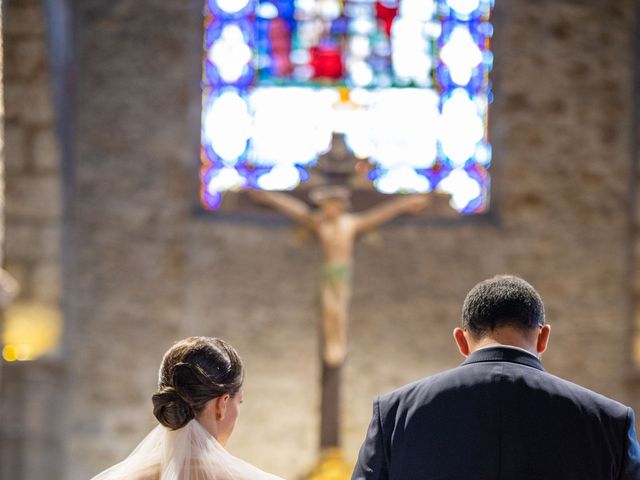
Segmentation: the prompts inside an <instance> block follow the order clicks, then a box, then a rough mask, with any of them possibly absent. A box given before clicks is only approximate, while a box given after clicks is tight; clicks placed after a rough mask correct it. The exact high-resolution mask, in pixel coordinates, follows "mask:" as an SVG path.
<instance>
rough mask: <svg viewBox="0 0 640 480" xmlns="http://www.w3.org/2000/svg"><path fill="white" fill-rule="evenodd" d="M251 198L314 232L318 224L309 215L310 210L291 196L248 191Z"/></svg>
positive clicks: (263, 191)
mask: <svg viewBox="0 0 640 480" xmlns="http://www.w3.org/2000/svg"><path fill="white" fill-rule="evenodd" d="M249 194H250V195H251V197H252V198H253V199H254V200H255V201H256V202H258V203H262V204H264V205H268V206H270V207H271V208H273V209H274V210H277V211H279V212H281V213H283V214H285V215H286V216H288V217H290V218H292V219H293V220H295V221H296V222H298V223H301V224H302V225H304V226H305V227H309V228H311V229H313V230H316V229H317V227H318V222H317V220H316V218H315V216H314V215H313V214H312V213H311V209H310V208H309V207H308V206H307V204H306V203H304V202H303V201H301V200H298V199H297V198H295V197H294V196H293V195H288V194H286V193H280V192H269V191H266V190H249Z"/></svg>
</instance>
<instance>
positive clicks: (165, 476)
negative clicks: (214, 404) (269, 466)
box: [92, 420, 282, 480]
mask: <svg viewBox="0 0 640 480" xmlns="http://www.w3.org/2000/svg"><path fill="white" fill-rule="evenodd" d="M92 480H282V479H280V478H279V477H276V476H274V475H270V474H268V473H265V472H263V471H261V470H259V469H258V468H256V467H254V466H253V465H250V464H248V463H247V462H245V461H243V460H240V459H239V458H236V457H234V456H233V455H231V454H230V453H229V452H227V451H226V450H225V449H224V447H223V446H222V445H220V444H219V443H218V441H217V440H216V439H215V438H214V437H213V436H212V435H210V434H209V432H207V431H206V430H205V429H204V427H203V426H202V425H200V423H199V422H198V421H197V420H191V421H190V422H189V423H188V424H187V425H185V426H184V427H182V428H180V429H178V430H169V429H168V428H166V427H163V426H162V425H158V426H157V427H156V428H154V429H153V430H152V431H151V433H149V435H147V436H146V438H145V439H144V440H142V442H140V444H139V445H138V446H137V447H136V448H135V450H134V451H133V452H132V453H131V455H129V456H128V457H127V458H126V459H125V460H124V461H122V462H120V463H118V464H117V465H114V466H113V467H111V468H109V469H108V470H105V471H104V472H102V473H101V474H99V475H97V476H96V477H94V478H93V479H92Z"/></svg>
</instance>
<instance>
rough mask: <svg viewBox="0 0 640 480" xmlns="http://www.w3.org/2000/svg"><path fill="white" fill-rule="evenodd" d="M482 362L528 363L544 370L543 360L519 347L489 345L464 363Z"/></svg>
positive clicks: (463, 363)
mask: <svg viewBox="0 0 640 480" xmlns="http://www.w3.org/2000/svg"><path fill="white" fill-rule="evenodd" d="M480 362H511V363H519V364H521V365H527V366H528V367H533V368H536V369H538V370H542V371H544V367H543V366H542V362H541V361H540V359H539V358H538V357H536V356H535V355H533V354H531V353H529V352H526V351H524V350H520V349H518V348H509V347H487V348H481V349H479V350H476V351H475V352H473V353H472V354H471V355H469V356H468V357H467V358H466V360H465V361H464V362H462V365H469V364H471V363H480Z"/></svg>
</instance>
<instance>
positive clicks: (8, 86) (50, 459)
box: [0, 0, 64, 479]
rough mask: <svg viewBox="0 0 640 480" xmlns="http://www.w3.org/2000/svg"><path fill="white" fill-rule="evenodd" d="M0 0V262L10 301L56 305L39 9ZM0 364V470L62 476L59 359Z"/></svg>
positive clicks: (51, 168) (55, 199) (52, 171)
mask: <svg viewBox="0 0 640 480" xmlns="http://www.w3.org/2000/svg"><path fill="white" fill-rule="evenodd" d="M4 3H5V5H4V11H3V13H4V15H3V17H4V18H3V21H4V32H3V47H4V48H3V54H4V71H3V77H4V79H3V87H4V102H3V105H4V109H5V118H4V122H3V123H4V168H5V182H6V185H5V197H6V202H5V210H4V216H5V228H6V233H5V235H4V249H5V250H4V255H3V258H4V267H5V268H6V269H7V271H8V272H9V273H10V274H11V275H13V276H14V277H15V278H16V279H17V281H18V282H19V284H20V289H21V292H20V295H19V297H18V298H17V299H16V302H19V303H21V304H23V305H37V306H39V307H46V308H48V309H50V310H52V311H59V309H60V296H61V278H60V267H61V263H60V238H59V237H60V219H61V188H62V186H61V180H60V178H61V176H60V158H59V157H60V155H59V148H58V142H57V139H56V135H55V128H54V113H53V104H52V99H51V92H50V75H49V68H48V60H47V41H46V32H45V25H44V20H43V12H42V7H41V4H40V2H39V1H37V0H5V2H4ZM0 361H1V360H0ZM1 369H2V371H1V372H0V380H1V386H0V389H1V391H2V409H1V411H0V414H1V415H0V419H1V422H0V451H1V455H0V478H16V479H34V478H62V477H63V474H62V470H61V467H62V465H63V461H64V458H63V453H62V446H63V442H62V441H61V438H62V435H63V432H62V428H63V426H62V423H61V416H60V414H61V412H62V410H63V397H62V395H61V380H62V379H63V378H64V375H63V373H62V371H63V369H62V367H61V365H60V360H59V359H56V358H53V357H52V356H51V354H50V355H49V356H48V357H47V358H44V359H40V360H38V361H36V362H33V363H31V362H29V363H23V364H17V363H4V362H3V365H1Z"/></svg>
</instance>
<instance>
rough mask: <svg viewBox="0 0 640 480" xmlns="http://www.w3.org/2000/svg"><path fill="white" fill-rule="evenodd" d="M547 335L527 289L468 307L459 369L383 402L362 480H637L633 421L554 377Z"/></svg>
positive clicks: (505, 290)
mask: <svg viewBox="0 0 640 480" xmlns="http://www.w3.org/2000/svg"><path fill="white" fill-rule="evenodd" d="M549 333H550V327H549V325H547V324H545V319H544V307H543V304H542V299H541V298H540V296H539V295H538V293H537V292H536V291H535V290H534V288H533V287H532V286H531V285H529V284H528V283H527V282H525V281H524V280H522V279H520V278H517V277H513V276H498V277H494V278H491V279H489V280H485V281H483V282H481V283H479V284H478V285H476V286H475V287H474V288H473V289H472V290H471V291H470V292H469V294H468V295H467V298H466V299H465V302H464V306H463V312H462V328H456V329H455V330H454V332H453V336H454V339H455V342H456V344H457V345H458V349H459V350H460V353H461V354H462V355H463V356H464V357H466V360H465V361H464V362H463V363H462V365H461V366H459V367H457V368H454V369H453V370H449V371H447V372H443V373H440V374H438V375H434V376H432V377H428V378H425V379H423V380H420V381H418V382H416V383H412V384H410V385H407V386H405V387H402V388H400V389H399V390H396V391H394V392H392V393H389V394H387V395H383V396H381V397H379V398H378V399H376V400H375V402H374V404H373V418H372V420H371V424H370V425H369V431H368V432H367V437H366V439H365V442H364V444H363V445H362V448H361V450H360V455H359V458H358V463H357V465H356V468H355V471H354V473H353V477H352V478H353V479H354V480H359V479H370V480H374V479H375V480H382V479H394V480H412V479H416V480H417V479H421V480H422V479H437V480H462V479H464V480H497V479H500V480H605V479H606V480H614V479H615V480H640V447H639V446H638V441H637V439H636V434H635V428H634V415H633V411H632V410H631V409H630V408H629V407H626V406H624V405H622V404H620V403H618V402H615V401H613V400H610V399H608V398H606V397H603V396H602V395H598V394H597V393H594V392H592V391H590V390H587V389H585V388H582V387H580V386H578V385H575V384H573V383H569V382H567V381H566V380H562V379H560V378H558V377H555V376H553V375H551V374H549V373H547V372H545V370H544V368H543V367H542V363H540V359H539V356H540V354H541V353H542V352H544V351H545V349H546V347H547V342H548V340H549Z"/></svg>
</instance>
